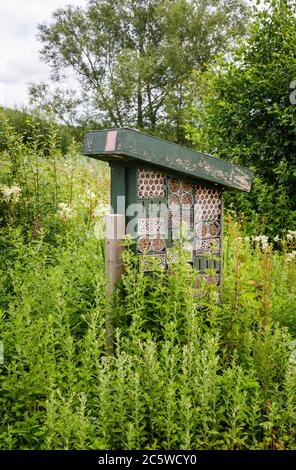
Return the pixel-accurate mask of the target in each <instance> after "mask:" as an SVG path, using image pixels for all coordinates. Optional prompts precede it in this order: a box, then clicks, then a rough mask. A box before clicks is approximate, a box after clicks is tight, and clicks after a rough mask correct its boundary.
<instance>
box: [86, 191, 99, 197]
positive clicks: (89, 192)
mask: <svg viewBox="0 0 296 470" xmlns="http://www.w3.org/2000/svg"><path fill="white" fill-rule="evenodd" d="M86 195H87V198H88V199H95V198H96V197H97V196H96V194H95V193H93V192H92V191H91V190H90V189H87V190H86Z"/></svg>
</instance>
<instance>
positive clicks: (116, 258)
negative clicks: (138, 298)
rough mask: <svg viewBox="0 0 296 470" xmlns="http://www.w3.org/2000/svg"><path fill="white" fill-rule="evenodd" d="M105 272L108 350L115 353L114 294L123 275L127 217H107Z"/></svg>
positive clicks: (110, 215)
mask: <svg viewBox="0 0 296 470" xmlns="http://www.w3.org/2000/svg"><path fill="white" fill-rule="evenodd" d="M105 227H106V232H105V272H106V312H105V322H106V336H105V338H106V350H107V352H108V353H109V354H112V352H113V323H112V310H113V293H114V288H115V285H116V284H117V282H118V281H119V280H120V278H121V275H122V273H123V262H122V258H121V253H122V250H123V246H122V241H123V239H124V236H125V216H124V215H122V214H108V215H106V216H105Z"/></svg>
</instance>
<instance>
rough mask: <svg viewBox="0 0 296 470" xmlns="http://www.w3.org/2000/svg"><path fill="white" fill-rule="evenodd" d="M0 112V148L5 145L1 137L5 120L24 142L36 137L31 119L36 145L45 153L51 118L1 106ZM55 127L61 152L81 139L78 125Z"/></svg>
mask: <svg viewBox="0 0 296 470" xmlns="http://www.w3.org/2000/svg"><path fill="white" fill-rule="evenodd" d="M0 114H1V117H0V150H4V148H5V145H6V142H5V137H3V134H2V133H3V132H4V133H5V124H4V122H5V120H8V121H9V122H10V125H11V126H12V128H13V129H14V131H15V133H16V134H19V135H22V140H23V142H24V143H28V142H29V141H30V140H32V139H34V138H35V137H36V135H34V132H32V131H33V129H32V120H33V121H34V123H35V125H36V126H37V127H38V147H39V148H42V149H43V152H44V154H45V155H47V149H46V142H47V140H48V138H49V135H50V128H51V127H52V125H53V124H52V123H53V122H54V120H53V119H51V120H48V119H45V117H42V116H41V115H39V113H37V112H36V111H34V112H33V117H32V116H31V115H30V114H29V113H28V112H27V111H26V110H18V109H10V108H2V107H1V106H0ZM3 120H4V122H3ZM55 127H56V132H57V136H58V141H57V146H58V148H59V149H60V151H61V152H62V153H63V154H65V153H66V152H67V151H68V150H69V148H70V147H71V144H72V143H73V140H74V139H75V140H80V141H81V140H82V136H83V134H82V130H81V129H80V128H78V127H76V128H75V127H73V126H69V125H67V126H65V125H58V126H55Z"/></svg>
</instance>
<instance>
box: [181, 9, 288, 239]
mask: <svg viewBox="0 0 296 470" xmlns="http://www.w3.org/2000/svg"><path fill="white" fill-rule="evenodd" d="M295 78H296V42H295V1H293V2H287V1H283V0H276V1H270V2H269V3H268V5H266V8H265V9H264V10H263V11H259V12H257V16H256V21H255V22H254V23H253V24H252V27H251V30H250V34H249V37H248V39H247V40H245V41H244V42H243V43H242V44H241V46H240V47H239V48H238V49H237V50H236V52H235V54H234V58H233V60H232V61H231V63H227V62H226V61H225V60H223V59H222V60H221V61H220V62H219V65H218V66H215V67H212V68H211V69H210V70H208V71H207V72H206V74H204V75H203V77H201V76H200V74H197V75H196V90H197V93H196V94H195V103H194V104H193V105H192V103H190V105H189V106H188V112H187V134H188V138H189V139H190V140H191V141H192V142H193V143H194V145H195V146H197V147H198V148H199V149H202V150H205V151H207V152H210V153H213V154H215V155H217V156H219V157H221V158H224V159H227V160H231V161H233V162H236V163H241V164H243V165H247V166H249V167H251V168H253V169H254V170H255V181H254V188H253V191H252V192H251V194H250V195H249V196H248V197H245V196H242V195H237V196H235V197H233V198H231V200H232V202H233V203H234V204H235V207H240V208H241V209H242V210H244V211H245V212H246V213H247V216H248V218H249V219H250V220H251V219H253V221H254V227H255V226H256V224H257V223H258V221H259V222H260V223H261V224H262V225H263V227H262V228H263V229H264V230H265V231H266V232H267V233H269V234H273V233H278V232H282V231H284V230H285V229H291V228H292V227H293V225H294V224H295V216H296V211H295V209H296V193H295V177H296V157H295V155H296V139H295V136H296V106H295V105H293V104H291V102H290V94H291V92H292V90H291V89H290V84H291V82H292V81H293V80H295ZM200 89H203V90H204V93H203V94H202V95H200V94H199V90H200Z"/></svg>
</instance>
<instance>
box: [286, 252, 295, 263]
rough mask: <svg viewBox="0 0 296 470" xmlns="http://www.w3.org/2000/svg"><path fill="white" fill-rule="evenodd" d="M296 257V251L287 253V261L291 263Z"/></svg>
mask: <svg viewBox="0 0 296 470" xmlns="http://www.w3.org/2000/svg"><path fill="white" fill-rule="evenodd" d="M295 257H296V251H292V252H291V253H287V261H292V260H293V259H294V258H295Z"/></svg>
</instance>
